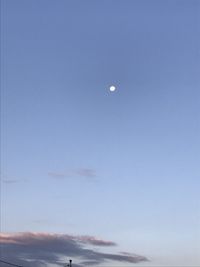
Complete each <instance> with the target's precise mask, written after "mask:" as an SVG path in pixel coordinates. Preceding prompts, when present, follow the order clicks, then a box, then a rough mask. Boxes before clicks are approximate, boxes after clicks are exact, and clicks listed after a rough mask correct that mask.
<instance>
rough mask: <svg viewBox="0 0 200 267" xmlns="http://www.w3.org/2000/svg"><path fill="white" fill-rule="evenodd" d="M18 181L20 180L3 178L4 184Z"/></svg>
mask: <svg viewBox="0 0 200 267" xmlns="http://www.w3.org/2000/svg"><path fill="white" fill-rule="evenodd" d="M18 182H20V180H17V179H4V180H3V183H4V184H16V183H18Z"/></svg>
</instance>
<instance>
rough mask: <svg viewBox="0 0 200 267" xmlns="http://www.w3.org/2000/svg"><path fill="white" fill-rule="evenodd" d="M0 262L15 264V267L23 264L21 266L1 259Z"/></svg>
mask: <svg viewBox="0 0 200 267" xmlns="http://www.w3.org/2000/svg"><path fill="white" fill-rule="evenodd" d="M0 262H3V263H5V264H8V265H11V266H15V267H23V266H21V265H17V264H14V263H11V262H8V261H3V260H0Z"/></svg>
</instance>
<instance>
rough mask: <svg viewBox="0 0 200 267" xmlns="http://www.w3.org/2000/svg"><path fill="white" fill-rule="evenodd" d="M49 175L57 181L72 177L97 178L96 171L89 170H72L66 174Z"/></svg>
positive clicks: (52, 173)
mask: <svg viewBox="0 0 200 267" xmlns="http://www.w3.org/2000/svg"><path fill="white" fill-rule="evenodd" d="M48 175H49V176H51V177H53V178H56V179H62V178H70V177H85V178H95V177H96V176H97V175H96V172H95V170H93V169H89V168H79V169H72V170H68V171H66V172H49V173H48Z"/></svg>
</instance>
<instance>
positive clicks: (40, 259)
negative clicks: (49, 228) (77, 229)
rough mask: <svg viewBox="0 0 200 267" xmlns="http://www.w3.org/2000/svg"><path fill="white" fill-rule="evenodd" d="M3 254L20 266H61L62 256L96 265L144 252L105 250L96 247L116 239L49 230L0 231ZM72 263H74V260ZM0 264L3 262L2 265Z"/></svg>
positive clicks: (79, 263)
mask: <svg viewBox="0 0 200 267" xmlns="http://www.w3.org/2000/svg"><path fill="white" fill-rule="evenodd" d="M0 246H1V254H2V258H3V260H5V261H10V262H13V263H15V264H19V265H22V266H27V267H32V266H38V267H45V266H47V265H48V264H56V265H57V266H61V265H62V266H63V260H62V259H66V258H69V257H70V258H72V259H73V261H74V262H75V263H76V266H77V267H78V266H84V265H97V264H101V263H103V262H107V261H115V262H123V263H139V262H143V261H148V259H147V258H146V257H144V256H139V255H135V254H130V253H127V254H126V253H104V252H100V251H99V250H98V251H97V250H95V247H97V246H98V247H105V248H106V247H114V246H116V243H114V242H112V241H107V240H102V239H98V238H95V237H93V236H73V235H66V234H49V233H17V234H0ZM73 266H74V267H76V266H75V264H73ZM2 267H3V266H2Z"/></svg>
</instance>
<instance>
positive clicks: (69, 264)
mask: <svg viewBox="0 0 200 267" xmlns="http://www.w3.org/2000/svg"><path fill="white" fill-rule="evenodd" d="M64 267H72V260H69V263H68V264H66V265H65V266H64Z"/></svg>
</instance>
